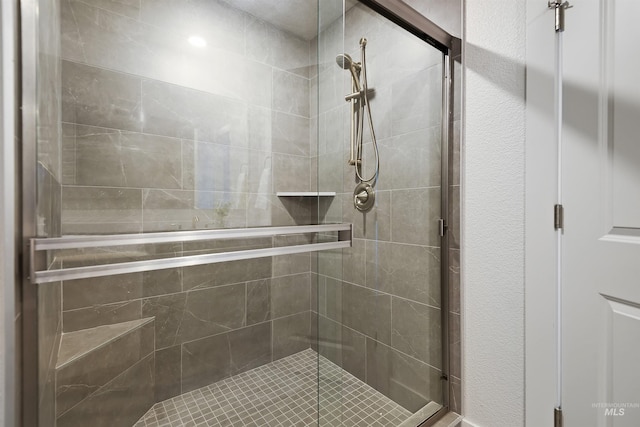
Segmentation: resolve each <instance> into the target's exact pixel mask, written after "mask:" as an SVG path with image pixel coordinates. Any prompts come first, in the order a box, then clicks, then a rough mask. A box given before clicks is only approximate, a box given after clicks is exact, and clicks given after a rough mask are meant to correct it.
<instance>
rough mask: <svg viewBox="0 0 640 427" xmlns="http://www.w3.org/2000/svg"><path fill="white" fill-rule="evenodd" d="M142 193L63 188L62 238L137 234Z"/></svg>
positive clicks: (140, 225)
mask: <svg viewBox="0 0 640 427" xmlns="http://www.w3.org/2000/svg"><path fill="white" fill-rule="evenodd" d="M140 231H142V192H141V190H137V189H128V188H99V187H64V188H63V189H62V233H63V234H111V233H139V232H140Z"/></svg>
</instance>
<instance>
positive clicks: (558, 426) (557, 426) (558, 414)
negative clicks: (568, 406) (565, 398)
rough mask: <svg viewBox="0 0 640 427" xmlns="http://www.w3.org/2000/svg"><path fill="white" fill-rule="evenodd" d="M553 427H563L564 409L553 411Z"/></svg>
mask: <svg viewBox="0 0 640 427" xmlns="http://www.w3.org/2000/svg"><path fill="white" fill-rule="evenodd" d="M553 427H562V408H554V409H553Z"/></svg>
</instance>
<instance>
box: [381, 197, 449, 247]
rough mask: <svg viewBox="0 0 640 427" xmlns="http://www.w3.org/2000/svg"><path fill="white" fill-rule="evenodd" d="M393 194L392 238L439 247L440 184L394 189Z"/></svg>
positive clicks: (399, 241) (397, 240)
mask: <svg viewBox="0 0 640 427" xmlns="http://www.w3.org/2000/svg"><path fill="white" fill-rule="evenodd" d="M391 198H392V203H391V218H392V220H391V240H393V241H394V242H398V243H409V244H414V245H425V246H432V247H439V246H440V232H439V226H438V220H439V219H440V218H441V217H442V215H441V213H442V211H441V204H440V188H437V187H436V188H421V189H414V190H394V191H392V192H391Z"/></svg>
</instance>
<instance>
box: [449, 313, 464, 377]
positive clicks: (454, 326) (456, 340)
mask: <svg viewBox="0 0 640 427" xmlns="http://www.w3.org/2000/svg"><path fill="white" fill-rule="evenodd" d="M449 331H450V334H449V349H450V352H451V354H450V356H449V357H450V363H451V367H450V372H451V375H453V376H454V377H457V378H461V377H462V368H461V362H462V353H461V352H460V351H461V349H460V342H461V340H460V334H461V331H460V315H459V314H455V313H449Z"/></svg>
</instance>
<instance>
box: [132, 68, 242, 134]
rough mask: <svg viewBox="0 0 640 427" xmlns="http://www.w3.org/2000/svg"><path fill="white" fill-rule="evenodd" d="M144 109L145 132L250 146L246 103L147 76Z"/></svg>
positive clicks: (143, 96)
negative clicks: (248, 144) (248, 143)
mask: <svg viewBox="0 0 640 427" xmlns="http://www.w3.org/2000/svg"><path fill="white" fill-rule="evenodd" d="M142 111H143V114H144V123H143V130H144V132H145V133H152V134H158V135H165V136H171V137H176V138H185V139H190V140H194V141H206V142H215V143H218V144H222V145H232V146H239V147H240V146H241V147H246V146H247V106H246V104H245V103H243V102H239V101H237V100H233V99H231V98H227V97H223V96H219V95H213V94H210V93H206V92H203V91H199V90H194V89H189V88H186V87H182V86H177V85H172V84H167V83H164V82H160V81H157V80H148V79H144V80H143V81H142Z"/></svg>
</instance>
